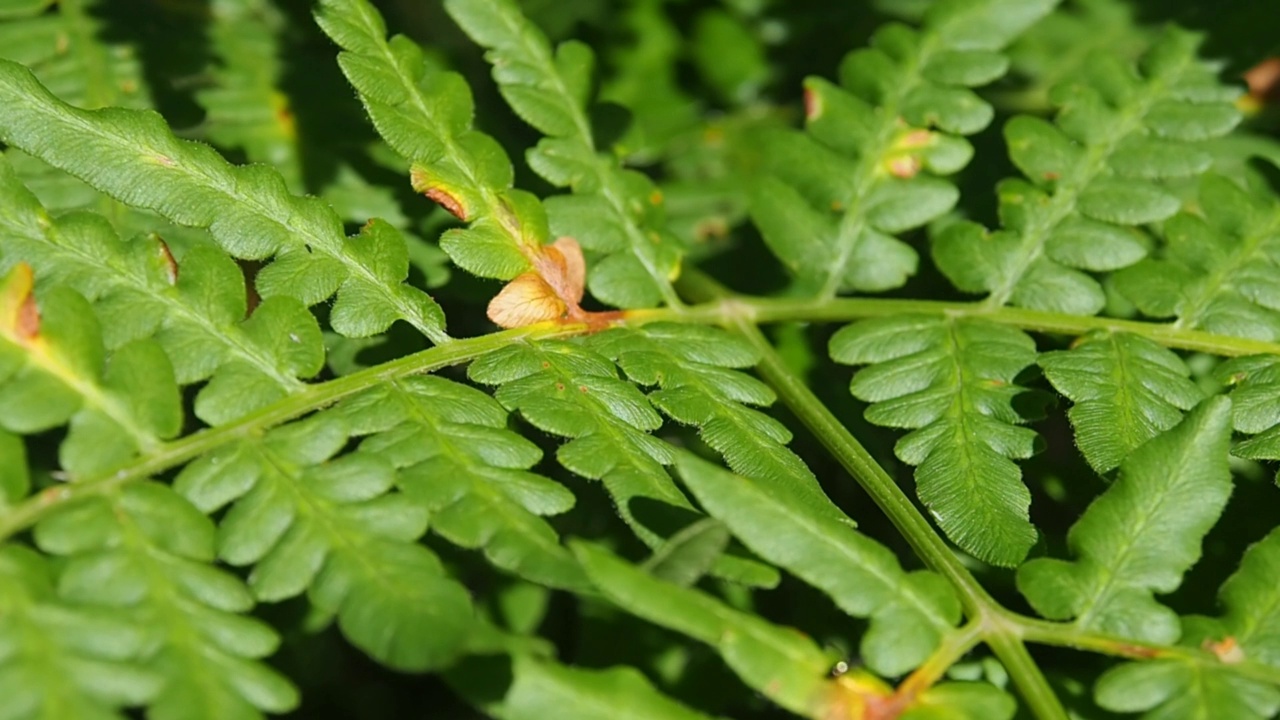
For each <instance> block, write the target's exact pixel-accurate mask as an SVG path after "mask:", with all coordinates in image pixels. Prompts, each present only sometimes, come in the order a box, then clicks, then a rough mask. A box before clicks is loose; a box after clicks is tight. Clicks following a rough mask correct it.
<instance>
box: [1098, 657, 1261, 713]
mask: <svg viewBox="0 0 1280 720" xmlns="http://www.w3.org/2000/svg"><path fill="white" fill-rule="evenodd" d="M1094 697H1095V698H1096V700H1097V702H1098V705H1100V706H1102V707H1103V708H1105V709H1107V710H1111V711H1112V712H1128V713H1137V712H1141V713H1144V714H1143V716H1142V717H1143V718H1151V719H1152V720H1155V719H1156V718H1158V719H1159V720H1195V719H1196V718H1205V717H1221V718H1228V717H1229V718H1232V719H1233V720H1235V718H1239V720H1268V718H1272V717H1275V714H1276V712H1277V711H1280V690H1277V689H1276V688H1275V687H1274V686H1271V685H1268V684H1266V683H1263V682H1259V681H1257V680H1253V679H1251V678H1247V677H1242V676H1241V675H1239V674H1237V673H1233V672H1231V670H1230V666H1227V665H1223V666H1221V667H1213V666H1209V667H1206V666H1204V665H1198V664H1193V663H1183V662H1178V661H1162V660H1157V661H1154V662H1146V663H1127V664H1124V665H1119V666H1117V667H1115V668H1112V669H1111V670H1108V671H1107V672H1106V673H1104V674H1103V675H1102V677H1100V678H1098V682H1097V685H1096V686H1095V687H1094Z"/></svg>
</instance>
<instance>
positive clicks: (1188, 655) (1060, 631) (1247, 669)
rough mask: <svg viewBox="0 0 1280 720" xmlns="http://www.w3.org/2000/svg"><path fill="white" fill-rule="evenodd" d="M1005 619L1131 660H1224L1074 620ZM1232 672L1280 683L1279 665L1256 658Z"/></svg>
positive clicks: (1029, 635) (1026, 630)
mask: <svg viewBox="0 0 1280 720" xmlns="http://www.w3.org/2000/svg"><path fill="white" fill-rule="evenodd" d="M1004 620H1005V622H1007V623H1008V624H1010V625H1012V626H1016V627H1017V629H1018V632H1019V634H1020V635H1021V636H1022V638H1023V639H1024V640H1027V641H1029V642H1035V643H1040V644H1043V645H1054V646H1057V647H1065V648H1071V649H1073V650H1085V651H1089V652H1095V653H1099V654H1102V655H1112V656H1115V657H1123V658H1129V659H1131V660H1157V659H1165V660H1178V661H1181V662H1185V663H1190V664H1194V665H1208V666H1221V665H1223V663H1224V661H1222V660H1220V659H1219V658H1218V657H1217V656H1216V655H1214V654H1213V653H1211V652H1207V651H1205V650H1200V649H1197V648H1190V647H1177V646H1168V645H1155V644H1151V643H1145V642H1141V641H1137V640H1128V639H1125V638H1118V637H1112V636H1110V635H1101V634H1098V633H1092V632H1088V631H1086V630H1081V629H1080V628H1079V627H1077V626H1076V625H1075V624H1074V623H1055V622H1049V621H1047V620H1040V619H1038V618H1029V617H1024V616H1021V615H1016V614H1014V613H1006V615H1005V618H1004ZM1230 667H1231V672H1232V673H1233V674H1236V675H1239V676H1241V677H1248V678H1251V679H1254V680H1258V681H1260V682H1264V683H1267V684H1270V685H1278V686H1280V668H1278V667H1273V666H1271V665H1264V664H1262V663H1259V662H1256V661H1253V660H1241V661H1236V662H1232V663H1231V665H1230Z"/></svg>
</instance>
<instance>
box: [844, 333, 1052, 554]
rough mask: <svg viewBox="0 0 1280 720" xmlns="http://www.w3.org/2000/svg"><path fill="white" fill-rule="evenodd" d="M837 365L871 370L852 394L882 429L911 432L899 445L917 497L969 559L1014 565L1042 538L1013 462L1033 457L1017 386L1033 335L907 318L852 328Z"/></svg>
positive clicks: (856, 381)
mask: <svg viewBox="0 0 1280 720" xmlns="http://www.w3.org/2000/svg"><path fill="white" fill-rule="evenodd" d="M831 357H832V358H834V359H835V360H836V362H840V363H844V364H847V365H867V366H868V367H866V368H864V369H862V370H860V371H858V373H857V374H855V375H854V378H853V383H852V385H851V386H850V390H851V392H852V393H853V394H854V396H855V397H857V398H859V399H860V400H864V401H866V402H869V403H871V406H870V407H869V408H867V412H866V417H867V419H868V420H870V421H871V422H873V423H875V424H877V425H884V426H888V427H896V428H905V429H910V430H913V432H911V433H909V434H908V435H906V436H905V437H903V438H902V439H901V440H899V441H898V444H897V446H896V447H895V452H896V453H897V455H898V457H899V458H901V459H902V460H903V461H904V462H907V463H910V464H912V465H916V466H917V468H916V491H917V493H918V494H919V496H920V500H921V501H922V502H923V503H924V504H925V506H926V507H927V508H929V510H930V512H931V513H932V514H933V517H934V519H935V520H937V522H938V524H939V525H940V526H941V528H942V530H943V532H945V533H946V534H947V536H948V537H950V538H951V539H952V540H953V541H955V542H956V543H957V544H958V545H959V546H960V547H961V548H963V549H964V550H965V551H966V552H969V553H972V554H974V555H975V556H977V557H978V558H980V559H982V560H985V561H987V562H990V563H993V564H996V565H1004V566H1012V565H1016V564H1017V563H1018V562H1019V561H1021V560H1022V558H1023V557H1025V556H1026V554H1027V551H1028V550H1030V548H1031V545H1032V544H1033V543H1034V542H1035V539H1036V529H1035V527H1034V526H1032V525H1031V523H1030V522H1029V521H1028V519H1027V518H1028V507H1029V505H1030V504H1031V495H1030V493H1029V492H1028V491H1027V488H1026V486H1024V485H1023V484H1022V478H1021V476H1022V473H1021V471H1020V470H1019V469H1018V466H1017V465H1016V464H1014V463H1013V461H1012V460H1011V459H1010V458H1026V457H1030V456H1031V455H1032V453H1033V452H1035V449H1036V443H1037V436H1036V434H1035V433H1034V432H1033V431H1031V430H1029V429H1027V428H1023V427H1019V423H1021V422H1022V418H1021V416H1020V415H1019V414H1018V412H1017V411H1016V410H1014V407H1013V404H1012V403H1013V399H1014V397H1016V396H1017V395H1018V394H1019V393H1020V392H1022V389H1021V388H1020V387H1018V386H1017V385H1015V384H1014V383H1013V381H1014V378H1015V377H1016V376H1017V375H1018V374H1019V373H1020V372H1022V370H1023V369H1024V368H1026V367H1027V366H1028V365H1030V364H1032V363H1033V362H1035V359H1036V351H1035V343H1034V342H1033V341H1032V340H1031V338H1030V337H1028V336H1027V335H1026V334H1024V333H1022V332H1021V331H1018V330H1014V329H1012V328H1007V327H1003V326H999V325H995V324H992V323H989V322H985V321H982V320H976V319H972V320H971V319H955V318H938V317H930V316H913V315H900V316H895V317H891V318H884V319H877V320H867V321H863V322H861V323H857V324H854V325H850V326H848V327H845V328H843V329H842V330H840V331H839V332H837V333H836V334H835V335H834V336H832V338H831Z"/></svg>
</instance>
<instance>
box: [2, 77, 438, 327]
mask: <svg viewBox="0 0 1280 720" xmlns="http://www.w3.org/2000/svg"><path fill="white" fill-rule="evenodd" d="M0 138H3V139H4V140H5V142H8V143H10V144H13V145H15V146H18V147H20V148H22V149H23V150H25V151H27V152H29V153H31V154H32V155H35V156H37V157H39V158H40V159H42V160H44V161H45V162H48V163H49V164H51V165H53V166H54V167H58V168H60V169H63V170H65V171H67V172H70V173H72V174H75V175H77V177H80V178H81V179H83V180H85V181H86V182H88V183H89V184H90V185H93V186H94V187H96V188H98V189H100V190H102V191H103V192H106V193H108V194H110V195H111V196H112V197H115V198H117V199H118V200H120V201H121V202H124V203H127V204H130V205H134V206H137V207H143V208H147V209H150V210H154V211H155V212H158V213H160V214H161V215H163V216H165V217H167V218H169V219H170V220H172V221H173V222H175V223H178V224H181V225H188V226H192V227H203V228H208V229H209V232H210V233H211V234H212V236H213V238H214V239H215V240H216V241H217V242H218V243H219V245H221V246H222V248H223V249H224V250H226V251H227V252H228V253H229V254H231V255H232V256H234V257H239V258H246V259H261V258H266V257H270V256H273V255H274V256H275V258H276V259H275V262H273V263H272V264H270V265H268V266H267V267H265V268H264V269H263V270H262V272H261V273H260V274H259V276H258V281H257V282H258V291H259V292H260V293H261V294H262V295H263V297H271V296H275V295H287V296H291V297H296V298H298V299H299V300H302V301H303V302H304V303H307V304H314V303H317V302H320V301H322V300H325V299H327V298H328V297H330V296H331V295H333V294H334V293H335V292H336V293H337V299H336V301H335V304H334V308H333V319H332V325H333V328H334V329H335V330H336V331H338V332H339V333H342V334H344V335H354V336H361V335H372V334H376V333H379V332H382V331H383V330H385V329H386V328H387V327H388V326H389V325H390V324H391V323H392V322H393V321H394V320H397V319H403V320H405V321H407V322H409V323H410V324H411V325H413V326H414V327H415V328H417V329H418V330H419V331H421V332H422V333H423V334H425V335H427V336H428V337H430V338H432V339H433V340H435V341H442V340H443V339H444V338H445V335H444V330H443V325H444V316H443V313H442V312H441V311H440V308H439V306H437V305H436V304H435V301H433V300H432V299H431V298H430V297H428V296H427V295H426V294H425V293H423V292H421V291H420V290H417V289H416V288H412V287H410V286H408V285H405V284H404V282H403V281H404V278H405V274H406V273H407V272H408V257H407V250H406V249H405V243H404V238H402V237H400V235H399V232H398V231H396V230H395V229H394V228H390V226H387V225H386V224H384V223H383V224H376V225H374V226H371V227H367V228H366V229H365V231H364V232H362V233H361V234H360V235H359V236H357V237H356V238H353V239H351V240H348V239H347V238H346V237H344V236H343V234H342V225H341V222H340V221H339V219H338V217H337V216H336V215H335V214H334V213H333V211H332V210H331V209H329V208H328V207H327V206H325V205H324V204H323V203H322V202H320V201H318V200H316V199H314V198H300V197H295V196H293V195H290V194H289V193H288V192H287V191H286V189H285V187H284V184H283V182H282V181H281V179H280V176H279V175H278V174H277V173H276V172H274V171H273V170H270V169H268V168H266V167H264V166H247V167H235V166H232V165H230V164H228V163H227V162H226V161H225V160H224V159H222V157H220V156H219V155H218V154H217V153H215V152H214V151H213V150H212V149H210V148H209V147H207V146H204V145H200V144H197V143H193V142H190V141H185V140H178V139H177V138H175V137H174V136H173V133H172V132H170V130H169V129H168V128H167V127H166V126H165V125H164V122H163V121H162V120H161V119H160V118H159V116H157V115H155V114H152V113H147V112H141V111H132V110H122V109H118V108H108V109H105V110H100V111H84V110H78V109H76V108H73V107H71V106H69V105H67V104H65V103H63V102H61V101H59V100H58V99H57V98H56V97H54V96H52V95H51V94H50V93H49V92H48V91H47V90H46V89H44V88H43V87H42V86H41V85H40V84H39V83H38V82H36V80H35V78H34V77H32V75H31V74H30V72H29V71H27V70H26V69H25V68H23V67H22V66H20V65H16V64H14V63H11V62H7V61H0Z"/></svg>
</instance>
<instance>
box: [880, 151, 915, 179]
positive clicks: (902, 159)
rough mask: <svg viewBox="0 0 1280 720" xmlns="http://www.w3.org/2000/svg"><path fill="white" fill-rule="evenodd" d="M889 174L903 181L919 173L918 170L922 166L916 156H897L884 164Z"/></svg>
mask: <svg viewBox="0 0 1280 720" xmlns="http://www.w3.org/2000/svg"><path fill="white" fill-rule="evenodd" d="M885 165H886V168H887V169H888V170H889V174H890V175H892V176H894V177H896V178H902V179H904V180H906V179H908V178H913V177H915V176H916V175H917V174H919V172H920V168H921V167H923V166H924V163H923V162H921V160H920V157H919V156H918V155H899V156H897V157H892V158H889V160H888V162H887V163H885Z"/></svg>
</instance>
